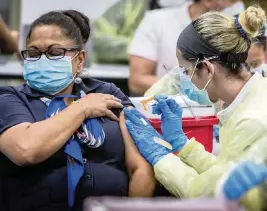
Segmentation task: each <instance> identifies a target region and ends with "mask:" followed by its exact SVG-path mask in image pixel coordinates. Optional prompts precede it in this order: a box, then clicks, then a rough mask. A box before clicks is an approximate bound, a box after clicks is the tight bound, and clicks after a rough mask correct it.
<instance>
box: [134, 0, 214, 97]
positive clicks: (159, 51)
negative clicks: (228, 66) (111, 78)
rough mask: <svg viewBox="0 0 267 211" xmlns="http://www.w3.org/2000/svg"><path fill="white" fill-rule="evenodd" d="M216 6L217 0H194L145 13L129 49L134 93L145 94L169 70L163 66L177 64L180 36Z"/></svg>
mask: <svg viewBox="0 0 267 211" xmlns="http://www.w3.org/2000/svg"><path fill="white" fill-rule="evenodd" d="M216 7H217V0H194V1H193V2H192V1H185V2H184V3H183V4H182V5H181V6H179V7H173V8H164V9H161V10H155V11H151V12H148V13H147V14H146V16H145V18H144V19H143V21H142V22H141V24H140V26H139V27H138V29H137V31H136V33H135V36H134V39H133V41H132V44H131V46H130V49H129V55H130V78H129V88H130V91H131V93H132V94H133V95H137V96H142V95H144V93H145V92H146V90H147V89H149V88H150V87H151V86H152V85H153V84H154V83H156V82H157V81H158V79H159V78H161V77H162V76H163V75H164V74H165V73H166V70H165V69H164V67H163V65H168V66H175V65H177V58H176V49H175V44H176V41H177V36H179V34H180V33H181V32H182V30H183V29H184V28H185V27H186V26H187V25H188V24H189V23H190V22H191V21H192V20H195V19H196V18H198V17H199V16H200V15H202V14H203V13H205V12H207V11H210V10H213V9H216Z"/></svg>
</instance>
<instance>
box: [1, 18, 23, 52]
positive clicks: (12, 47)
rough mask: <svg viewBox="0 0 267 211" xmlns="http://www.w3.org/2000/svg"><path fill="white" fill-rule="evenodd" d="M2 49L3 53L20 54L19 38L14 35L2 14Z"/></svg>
mask: <svg viewBox="0 0 267 211" xmlns="http://www.w3.org/2000/svg"><path fill="white" fill-rule="evenodd" d="M0 49H1V53H3V54H13V53H15V54H17V55H20V52H19V46H18V42H17V40H16V39H15V38H14V37H13V36H12V33H11V32H10V30H9V29H8V27H7V25H6V24H5V22H4V20H3V19H2V18H1V16H0Z"/></svg>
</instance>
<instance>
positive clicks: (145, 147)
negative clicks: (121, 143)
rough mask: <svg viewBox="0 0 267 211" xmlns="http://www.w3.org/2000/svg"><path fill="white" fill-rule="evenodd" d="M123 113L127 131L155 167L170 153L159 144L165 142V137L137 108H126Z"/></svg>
mask: <svg viewBox="0 0 267 211" xmlns="http://www.w3.org/2000/svg"><path fill="white" fill-rule="evenodd" d="M123 111H124V114H125V118H126V126H127V129H128V131H129V133H130V135H131V136H132V138H133V140H134V142H135V144H136V146H137V148H138V150H139V151H140V153H141V154H142V155H143V157H144V158H145V159H146V160H147V161H148V162H149V163H150V164H152V165H153V166H154V165H155V164H156V163H157V162H158V161H159V160H160V159H161V158H162V157H164V156H165V155H167V154H169V153H170V150H169V149H168V148H166V147H164V146H162V145H160V144H158V143H157V141H161V140H163V137H162V136H161V135H160V134H159V133H158V132H157V131H156V130H155V129H154V128H153V127H152V125H151V124H150V123H149V121H148V120H147V119H146V118H145V117H144V116H143V115H142V114H140V113H139V112H138V111H137V110H136V109H135V108H131V109H128V108H125V109H124V110H123Z"/></svg>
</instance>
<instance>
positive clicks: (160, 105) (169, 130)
mask: <svg viewBox="0 0 267 211" xmlns="http://www.w3.org/2000/svg"><path fill="white" fill-rule="evenodd" d="M155 100H156V101H157V104H155V105H154V106H153V114H158V115H161V121H162V124H161V130H162V135H163V138H164V140H165V141H167V142H169V143H170V144H171V145H172V147H173V151H179V150H181V149H182V148H183V147H184V145H185V144H186V143H187V140H188V139H187V137H186V136H185V134H184V132H183V129H182V113H183V111H182V109H181V108H180V106H179V105H178V104H177V103H176V101H175V100H173V99H167V97H157V96H156V97H155Z"/></svg>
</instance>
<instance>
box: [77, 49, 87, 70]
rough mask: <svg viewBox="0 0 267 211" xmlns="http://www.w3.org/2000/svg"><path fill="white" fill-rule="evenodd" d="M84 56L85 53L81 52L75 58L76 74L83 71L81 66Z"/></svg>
mask: <svg viewBox="0 0 267 211" xmlns="http://www.w3.org/2000/svg"><path fill="white" fill-rule="evenodd" d="M85 58H86V55H85V51H84V50H82V51H81V52H80V53H79V55H78V56H77V60H78V61H77V73H78V74H79V73H81V72H82V69H83V64H84V61H85Z"/></svg>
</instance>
